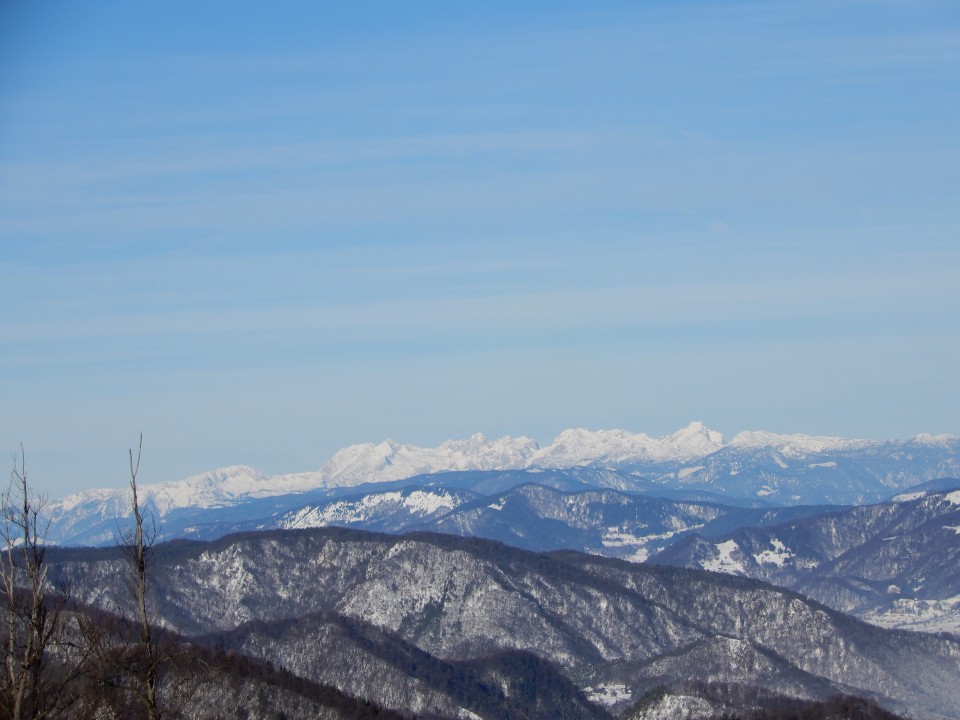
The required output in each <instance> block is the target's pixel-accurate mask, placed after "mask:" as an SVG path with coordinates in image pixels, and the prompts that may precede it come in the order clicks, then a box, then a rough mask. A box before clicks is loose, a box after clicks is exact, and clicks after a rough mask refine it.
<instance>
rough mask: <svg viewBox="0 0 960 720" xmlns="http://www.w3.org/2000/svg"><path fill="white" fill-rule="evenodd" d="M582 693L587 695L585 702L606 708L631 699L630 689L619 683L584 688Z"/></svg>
mask: <svg viewBox="0 0 960 720" xmlns="http://www.w3.org/2000/svg"><path fill="white" fill-rule="evenodd" d="M583 691H584V692H585V693H586V694H587V700H589V701H590V702H592V703H597V704H599V705H604V706H606V707H610V706H612V705H619V704H620V703H625V702H630V700H632V699H633V693H631V692H630V688H628V687H627V686H626V685H623V684H621V683H610V684H609V685H597V686H596V687H588V688H584V689H583Z"/></svg>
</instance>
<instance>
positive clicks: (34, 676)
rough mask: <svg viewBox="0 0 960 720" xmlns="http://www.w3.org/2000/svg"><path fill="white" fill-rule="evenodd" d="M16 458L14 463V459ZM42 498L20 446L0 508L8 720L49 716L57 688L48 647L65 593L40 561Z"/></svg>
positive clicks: (3, 706)
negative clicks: (29, 476) (32, 485)
mask: <svg viewBox="0 0 960 720" xmlns="http://www.w3.org/2000/svg"><path fill="white" fill-rule="evenodd" d="M17 460H19V465H18V463H17ZM44 502H45V500H44V498H42V497H38V496H35V495H34V494H33V493H32V491H31V490H30V485H29V482H28V479H27V466H26V453H25V452H24V450H23V446H22V445H21V447H20V453H19V457H18V458H15V460H14V467H13V471H12V472H11V474H10V483H9V485H8V487H7V489H6V491H4V492H3V494H2V499H0V503H2V508H0V516H2V517H0V523H2V526H0V534H2V535H0V542H2V543H3V549H2V562H0V592H2V593H3V603H4V607H3V613H4V618H3V619H4V622H3V654H4V663H3V672H2V692H0V712H2V713H3V716H4V717H6V718H10V719H11V720H25V719H26V718H41V717H49V716H50V715H51V713H52V712H53V710H54V709H56V707H57V705H58V701H59V699H60V697H61V693H59V692H56V691H55V689H56V688H55V687H54V684H55V683H56V682H57V680H58V679H62V675H61V677H60V678H58V677H57V675H58V673H57V668H56V667H51V666H52V658H51V654H50V650H51V648H52V646H53V645H54V643H55V642H56V641H57V639H58V635H59V633H60V631H61V629H62V628H61V613H62V611H63V609H64V606H65V604H66V599H67V598H66V594H65V593H63V592H56V591H55V589H54V588H53V587H51V584H50V583H49V581H48V578H47V567H46V566H45V565H44V559H45V556H46V548H45V547H44V537H45V535H46V529H47V526H48V524H49V523H48V522H47V521H45V520H44V519H43V514H42V509H43V506H44Z"/></svg>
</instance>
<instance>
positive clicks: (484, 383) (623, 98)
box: [0, 0, 960, 496]
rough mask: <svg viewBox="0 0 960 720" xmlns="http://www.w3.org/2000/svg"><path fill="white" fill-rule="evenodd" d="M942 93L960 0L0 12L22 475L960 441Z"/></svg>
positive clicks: (3, 314)
mask: <svg viewBox="0 0 960 720" xmlns="http://www.w3.org/2000/svg"><path fill="white" fill-rule="evenodd" d="M958 78H960V10H958V5H957V3H956V2H953V1H944V2H926V1H923V0H904V1H903V2H880V1H877V2H846V1H844V0H823V1H818V0H810V1H801V2H789V1H786V2H776V3H771V2H717V1H716V0H710V1H709V2H677V1H676V0H671V1H669V2H666V1H665V2H643V3H637V2H603V3H592V2H580V3H569V2H556V1H551V2H525V3H516V2H504V3H459V2H448V1H447V2H435V3H422V2H382V3H361V2H356V3H336V4H334V3H325V2H314V1H311V2H302V3H301V2H287V3H251V2H231V3H222V2H218V3H212V2H198V0H189V1H188V2H173V1H164V2H159V3H139V2H128V1H124V2H110V1H102V2H100V1H96V0H93V1H91V0H83V1H80V0H77V1H76V2H52V1H50V2H46V1H44V0H35V1H33V0H30V1H28V0H10V1H9V2H4V3H2V4H0V272H2V279H0V448H2V449H4V450H5V451H9V454H10V457H12V453H13V452H14V451H15V449H16V448H17V447H18V446H19V443H21V442H22V443H23V444H24V446H25V448H26V450H27V462H28V470H29V471H30V473H31V480H32V482H33V483H34V485H35V486H36V487H39V488H40V489H43V490H46V491H47V492H49V493H50V494H51V495H53V496H58V495H61V494H63V493H66V492H69V491H72V490H75V489H80V488H82V487H89V486H118V485H120V484H122V483H123V482H124V481H125V471H126V465H125V463H126V457H125V454H126V449H127V448H128V447H129V446H130V445H131V444H134V443H135V442H136V439H137V434H138V433H139V432H141V431H142V432H143V433H144V436H145V441H144V446H145V452H144V462H143V471H142V475H141V479H142V480H143V481H144V482H155V481H161V480H172V479H179V478H181V477H184V476H186V475H189V474H193V473H196V472H200V471H204V470H209V469H212V468H215V467H218V466H223V465H229V464H250V465H253V466H255V467H257V468H258V469H260V470H263V471H265V472H284V471H297V470H307V469H315V468H317V467H319V466H320V465H321V464H322V463H323V462H325V461H326V460H327V459H328V458H329V456H330V455H331V454H332V453H333V452H334V451H335V450H336V449H338V448H340V447H342V446H344V445H347V444H351V443H355V442H365V441H379V440H382V439H384V438H386V437H392V438H394V439H396V440H399V441H401V442H411V443H415V444H421V445H433V444H436V443H438V442H440V441H442V440H444V439H446V438H450V437H462V436H466V435H468V434H471V433H473V432H483V433H485V434H487V435H489V436H500V435H504V434H514V435H516V434H525V435H529V436H532V437H535V438H537V439H538V440H540V441H541V442H542V443H546V442H549V440H550V439H552V437H553V436H554V435H555V434H556V433H557V432H559V431H560V430H562V429H564V428H566V427H572V426H584V427H588V428H592V429H598V428H609V427H622V428H625V429H629V430H633V431H643V432H647V433H648V434H651V435H663V434H665V433H668V432H671V431H673V430H675V429H677V428H678V427H680V426H682V425H686V424H687V423H688V422H690V421H691V420H694V419H699V420H702V421H704V422H705V423H707V425H709V426H710V427H713V428H715V429H718V430H720V431H722V432H724V433H726V434H727V435H732V434H734V433H736V432H737V431H739V430H743V429H759V428H764V429H769V430H773V431H777V432H808V433H814V434H834V435H845V436H857V437H871V438H879V437H905V436H909V435H912V434H914V433H917V432H935V433H942V432H945V433H952V434H958V433H960V413H958V408H960V372H958V370H960V364H958V357H960V139H958V138H960V82H958Z"/></svg>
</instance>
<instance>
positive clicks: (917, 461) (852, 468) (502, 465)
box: [49, 422, 960, 543]
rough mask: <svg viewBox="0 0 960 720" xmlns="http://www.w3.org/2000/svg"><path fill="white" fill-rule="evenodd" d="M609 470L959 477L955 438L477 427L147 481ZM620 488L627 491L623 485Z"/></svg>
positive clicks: (654, 479)
mask: <svg viewBox="0 0 960 720" xmlns="http://www.w3.org/2000/svg"><path fill="white" fill-rule="evenodd" d="M574 467H591V468H611V469H616V470H619V471H622V472H623V473H626V476H627V477H636V478H637V483H638V487H639V485H640V484H641V483H643V484H644V485H645V487H648V486H649V485H651V483H652V484H654V485H659V486H662V487H663V488H665V489H677V488H682V489H684V490H690V491H698V492H706V493H712V494H715V495H718V496H725V497H729V498H744V497H753V498H759V499H762V500H764V501H766V502H769V503H772V504H785V505H795V504H822V503H837V504H848V503H866V502H876V501H880V500H883V499H886V498H887V497H889V496H890V495H892V494H893V493H894V492H896V491H897V490H902V489H906V488H908V487H910V486H912V485H915V484H917V483H921V482H924V481H929V480H934V479H937V478H941V477H957V476H960V438H957V437H951V436H942V435H938V436H932V435H918V436H915V437H914V438H911V439H909V440H888V441H866V440H845V439H842V438H833V437H816V436H810V435H777V434H774V433H771V432H766V431H751V432H742V433H740V434H738V435H736V436H735V437H734V438H733V440H732V441H731V442H729V443H727V442H725V441H724V438H723V436H722V435H721V434H720V433H718V432H716V431H713V430H710V429H709V428H707V427H706V426H705V425H704V424H703V423H700V422H693V423H691V424H690V425H688V426H687V427H685V428H682V429H681V430H678V431H677V432H675V433H672V434H669V435H666V436H664V437H662V438H651V437H650V436H648V435H645V434H643V433H631V432H627V431H625V430H596V431H591V430H586V429H583V428H577V429H570V430H564V431H563V432H562V433H560V434H559V435H558V436H557V437H556V438H555V439H554V440H553V442H551V443H550V444H549V445H546V446H544V447H540V446H539V445H538V444H537V442H536V441H534V440H532V439H530V438H528V437H522V436H521V437H502V438H498V439H494V440H490V439H487V438H486V437H484V436H483V435H480V434H477V435H473V436H472V437H470V438H467V439H465V440H448V441H447V442H444V443H442V444H440V445H438V446H437V447H434V448H421V447H417V446H414V445H405V444H400V443H397V442H394V441H392V440H385V441H384V442H381V443H379V444H376V445H375V444H372V443H367V444H360V445H351V446H350V447H347V448H344V449H343V450H340V451H339V452H337V453H336V454H335V455H334V456H333V457H332V458H331V459H330V460H329V461H328V462H327V463H326V464H324V465H323V466H322V467H321V468H320V469H319V470H315V471H310V472H303V473H293V474H285V475H274V476H268V475H265V474H263V473H261V472H258V471H257V470H255V469H253V468H250V467H247V466H232V467H226V468H221V469H219V470H214V471H212V472H208V473H203V474H199V475H194V476H192V477H189V478H186V479H183V480H177V481H174V482H166V483H158V484H153V485H149V484H146V485H142V486H141V487H140V497H141V501H142V503H143V504H144V505H145V506H146V507H147V508H148V509H150V510H151V511H152V512H153V513H154V514H156V515H157V516H158V517H161V518H162V517H164V516H166V515H168V514H169V513H171V512H174V511H183V510H185V509H191V510H196V509H206V508H224V507H233V506H236V505H239V504H242V503H249V502H250V501H253V500H256V499H262V498H271V497H280V496H289V495H293V494H296V493H305V492H309V491H317V490H323V489H331V488H352V487H356V486H359V485H365V484H369V483H382V482H395V481H401V480H406V479H409V478H412V477H415V476H420V475H425V474H431V473H433V474H435V473H442V472H464V471H471V472H475V471H493V470H496V471H503V470H521V469H526V470H534V471H535V470H538V469H544V470H556V469H564V468H574ZM618 487H620V489H627V490H629V489H631V488H628V487H622V484H621V485H618ZM49 512H50V517H51V521H52V524H51V530H50V534H49V539H50V540H51V541H54V542H84V543H89V542H94V543H95V542H102V541H108V540H109V539H110V538H111V537H112V536H113V534H115V532H116V527H117V521H118V520H119V519H121V518H123V517H125V516H126V515H127V512H128V511H127V492H126V489H114V490H90V491H85V492H81V493H77V494H75V495H71V496H70V497H66V498H63V499H62V500H59V501H56V502H53V503H51V504H50V506H49Z"/></svg>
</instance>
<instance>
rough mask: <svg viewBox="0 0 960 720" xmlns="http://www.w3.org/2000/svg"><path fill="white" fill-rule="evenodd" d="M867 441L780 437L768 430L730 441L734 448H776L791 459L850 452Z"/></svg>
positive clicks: (744, 433) (737, 437)
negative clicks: (840, 451) (825, 453)
mask: <svg viewBox="0 0 960 720" xmlns="http://www.w3.org/2000/svg"><path fill="white" fill-rule="evenodd" d="M867 442H868V441H866V440H847V439H845V438H839V437H828V436H823V435H778V434H776V433H772V432H768V431H766V430H745V431H744V432H741V433H738V434H737V435H735V436H734V438H733V440H731V441H730V445H731V446H733V447H739V448H745V449H756V448H764V447H769V448H775V449H777V450H779V451H780V452H781V453H783V454H784V455H787V456H789V457H804V456H806V455H813V454H816V453H823V452H830V451H836V450H848V449H851V448H856V447H861V446H863V445H864V444H866V443H867Z"/></svg>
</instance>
